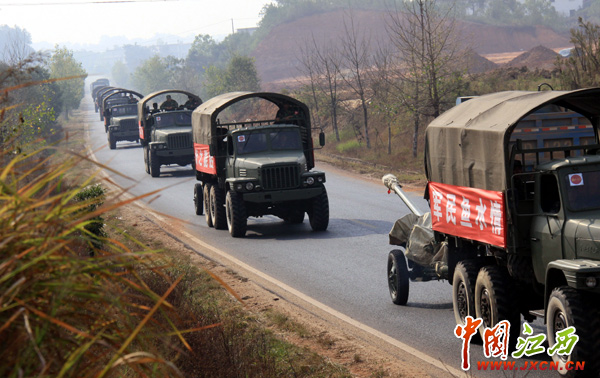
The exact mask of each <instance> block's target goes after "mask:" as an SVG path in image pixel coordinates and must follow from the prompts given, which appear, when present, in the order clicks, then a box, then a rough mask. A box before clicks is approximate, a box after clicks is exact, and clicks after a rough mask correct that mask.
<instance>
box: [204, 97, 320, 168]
mask: <svg viewBox="0 0 600 378" xmlns="http://www.w3.org/2000/svg"><path fill="white" fill-rule="evenodd" d="M249 98H262V99H264V100H267V101H270V102H272V103H274V104H275V105H277V106H281V105H282V104H284V103H289V104H290V105H292V106H294V107H296V108H298V109H300V112H301V113H302V114H301V115H300V117H301V118H302V120H303V121H302V122H303V125H302V126H303V127H301V131H300V133H301V135H302V139H303V143H306V144H307V145H308V144H310V138H311V136H310V135H307V133H306V131H305V130H310V119H309V117H308V116H307V115H308V114H309V112H308V107H307V106H306V105H305V104H303V103H302V102H300V101H298V100H296V99H294V98H292V97H289V96H286V95H283V94H280V93H272V92H229V93H224V94H221V95H219V96H215V97H213V98H211V99H210V100H208V101H206V102H204V103H202V104H201V105H200V106H198V107H197V108H196V110H194V112H193V113H192V128H193V137H194V144H199V145H210V144H212V143H214V142H216V140H215V139H213V138H218V137H222V136H223V135H222V134H219V135H212V134H213V132H215V130H216V128H218V127H219V124H220V123H219V119H218V117H219V113H220V112H221V111H223V110H224V109H225V108H227V107H229V106H231V105H233V104H235V103H236V102H239V101H242V100H246V99H249ZM273 118H275V117H273ZM243 123H244V122H243V121H240V122H238V124H240V125H242V126H243ZM251 125H252V123H251V122H248V126H251ZM213 126H215V130H213ZM310 147H312V146H310ZM306 160H307V164H308V169H312V168H313V167H314V160H313V158H312V154H307V156H306Z"/></svg>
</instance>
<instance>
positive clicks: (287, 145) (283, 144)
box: [269, 130, 302, 150]
mask: <svg viewBox="0 0 600 378" xmlns="http://www.w3.org/2000/svg"><path fill="white" fill-rule="evenodd" d="M269 137H270V138H271V148H272V149H273V150H299V149H301V148H302V143H301V142H300V134H298V131H297V130H279V131H273V132H271V133H270V135H269Z"/></svg>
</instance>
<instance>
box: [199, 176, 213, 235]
mask: <svg viewBox="0 0 600 378" xmlns="http://www.w3.org/2000/svg"><path fill="white" fill-rule="evenodd" d="M211 187H212V185H211V184H202V197H204V208H205V209H206V211H205V212H204V218H205V219H206V225H207V226H208V227H214V223H213V218H212V215H211V214H212V211H211V208H210V188H211Z"/></svg>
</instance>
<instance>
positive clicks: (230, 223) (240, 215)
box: [225, 190, 248, 238]
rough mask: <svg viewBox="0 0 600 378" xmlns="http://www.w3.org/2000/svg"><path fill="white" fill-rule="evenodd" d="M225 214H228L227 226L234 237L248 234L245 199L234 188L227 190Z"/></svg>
mask: <svg viewBox="0 0 600 378" xmlns="http://www.w3.org/2000/svg"><path fill="white" fill-rule="evenodd" d="M225 215H226V216H227V228H228V229H229V233H230V234H231V236H233V237H234V238H241V237H243V236H245V235H246V229H247V226H248V216H247V215H246V206H245V205H244V200H243V199H242V198H241V197H240V196H239V195H238V194H237V193H236V192H234V191H233V190H230V191H228V192H227V196H226V197H225Z"/></svg>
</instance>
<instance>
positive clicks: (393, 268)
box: [387, 249, 409, 306]
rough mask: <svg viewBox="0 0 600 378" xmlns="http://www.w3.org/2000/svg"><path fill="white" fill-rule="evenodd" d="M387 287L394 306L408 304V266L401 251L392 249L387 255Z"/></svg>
mask: <svg viewBox="0 0 600 378" xmlns="http://www.w3.org/2000/svg"><path fill="white" fill-rule="evenodd" d="M387 277H388V287H389V289H390V296H391V297H392V302H394V304H397V305H400V306H404V305H406V302H408V286H409V283H408V266H407V265H406V257H404V251H403V250H401V249H394V250H393V251H391V252H390V253H389V254H388V263H387Z"/></svg>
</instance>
